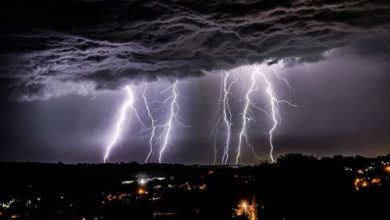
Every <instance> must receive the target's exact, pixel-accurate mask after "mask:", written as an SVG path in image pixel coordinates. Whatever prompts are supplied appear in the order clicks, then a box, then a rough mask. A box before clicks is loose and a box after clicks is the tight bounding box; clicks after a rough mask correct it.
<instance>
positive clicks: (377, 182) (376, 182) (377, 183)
mask: <svg viewBox="0 0 390 220" xmlns="http://www.w3.org/2000/svg"><path fill="white" fill-rule="evenodd" d="M371 183H372V184H376V185H379V184H380V183H381V179H380V178H378V177H375V178H374V179H372V180H371Z"/></svg>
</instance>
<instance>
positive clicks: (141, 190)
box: [137, 188, 145, 195]
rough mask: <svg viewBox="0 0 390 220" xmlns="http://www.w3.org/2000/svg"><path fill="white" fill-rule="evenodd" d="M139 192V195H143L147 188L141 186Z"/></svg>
mask: <svg viewBox="0 0 390 220" xmlns="http://www.w3.org/2000/svg"><path fill="white" fill-rule="evenodd" d="M137 193H138V194H139V195H143V194H145V190H144V189H143V188H139V189H138V191H137Z"/></svg>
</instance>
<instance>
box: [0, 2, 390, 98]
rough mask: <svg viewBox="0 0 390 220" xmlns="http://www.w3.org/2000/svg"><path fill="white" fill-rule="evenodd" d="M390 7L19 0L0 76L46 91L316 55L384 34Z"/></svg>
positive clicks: (9, 10) (5, 36)
mask: <svg viewBox="0 0 390 220" xmlns="http://www.w3.org/2000/svg"><path fill="white" fill-rule="evenodd" d="M389 10H390V5H389V4H388V2H387V1H375V2H372V1H370V0H362V1H343V2H342V3H329V2H328V1H322V0H319V1H300V0H295V1H278V0H240V1H239V0H236V1H233V0H231V1H226V0H218V1H209V2H205V1H202V3H200V2H199V1H195V0H192V1H176V0H169V1H165V0H164V1H136V0H129V1H114V2H113V1H108V0H106V1H105V0H101V1H98V0H78V1H63V0H60V1H49V0H43V1H39V3H37V2H35V1H34V2H33V1H29V2H25V1H23V4H21V1H13V2H12V3H9V4H8V5H6V6H4V7H2V10H1V12H2V23H5V24H6V25H2V27H1V28H0V32H1V33H2V35H1V36H0V40H1V41H2V42H6V44H2V46H0V51H1V52H0V57H1V67H0V68H1V69H0V70H1V71H0V72H1V77H0V78H1V79H0V81H1V83H2V84H6V83H4V82H12V83H7V85H9V86H8V90H10V91H13V92H14V93H15V91H16V94H17V95H18V96H19V97H22V98H23V97H28V98H25V100H31V99H47V98H50V97H56V96H59V95H66V94H68V93H76V94H84V92H81V91H80V90H79V89H69V90H67V91H66V92H65V91H53V90H56V88H57V85H58V83H64V84H69V83H76V84H81V85H82V86H76V87H81V88H84V87H85V85H86V84H87V85H93V86H92V87H91V86H88V88H93V89H92V90H90V92H91V93H92V92H93V91H94V90H96V89H117V88H119V87H121V86H123V85H126V84H127V83H129V82H135V83H136V82H139V81H151V80H156V79H159V78H165V77H168V78H181V77H190V76H199V75H202V74H203V73H204V71H212V70H222V69H225V70H226V69H230V68H234V67H237V66H240V65H244V64H251V63H255V62H261V61H263V60H265V59H267V60H269V59H271V60H278V59H284V58H289V57H296V58H299V59H300V60H301V61H317V60H318V59H321V57H322V55H323V53H324V52H325V51H328V50H330V49H333V48H339V47H342V46H345V45H348V44H351V43H353V42H355V41H359V40H366V39H369V38H384V39H386V36H389V24H388V23H386V22H385V21H388V20H389V18H390V12H389ZM61 87H63V86H59V88H61ZM48 88H49V89H48ZM52 88H53V89H52ZM82 91H84V90H82Z"/></svg>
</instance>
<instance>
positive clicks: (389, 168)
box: [385, 165, 390, 173]
mask: <svg viewBox="0 0 390 220" xmlns="http://www.w3.org/2000/svg"><path fill="white" fill-rule="evenodd" d="M385 171H386V172H387V173H390V165H387V166H385Z"/></svg>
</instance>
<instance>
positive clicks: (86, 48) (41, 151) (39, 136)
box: [0, 0, 390, 163]
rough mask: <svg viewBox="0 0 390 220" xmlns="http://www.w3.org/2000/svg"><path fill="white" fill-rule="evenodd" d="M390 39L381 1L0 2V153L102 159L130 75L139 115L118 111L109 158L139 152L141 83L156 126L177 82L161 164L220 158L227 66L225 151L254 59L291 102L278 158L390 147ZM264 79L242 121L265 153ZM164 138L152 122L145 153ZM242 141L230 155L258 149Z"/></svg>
mask: <svg viewBox="0 0 390 220" xmlns="http://www.w3.org/2000/svg"><path fill="white" fill-rule="evenodd" d="M389 37H390V4H389V3H388V1H384V0H378V1H372V0H361V1H357V0H351V1H323V0H312V1H304V0H300V1H299V0H291V1H284V0H283V1H279V0H229V1H226V0H217V1H207V2H204V1H195V0H181V1H179V0H168V1H167V0H164V1H148V0H146V1H145V0H142V1H141V0H139V1H137V0H123V1H108V0H106V1H104V0H70V1H69V0H68V1H65V0H38V1H27V0H26V1H23V0H13V1H8V2H7V3H4V7H3V6H2V7H1V9H0V42H1V43H0V91H1V95H0V105H1V110H0V113H1V122H2V123H0V131H1V132H0V160H6V161H11V160H12V161H13V160H17V161H50V162H56V161H64V162H102V158H103V155H104V152H105V150H106V148H107V145H108V144H109V142H110V140H112V137H113V130H115V125H116V123H117V121H118V114H119V109H120V107H121V105H122V104H123V102H124V101H125V100H126V98H127V96H126V91H125V90H123V87H124V86H126V85H130V87H131V90H132V91H133V92H134V97H135V102H134V106H135V108H136V110H137V112H138V113H139V116H140V118H141V121H142V122H143V124H141V123H138V122H137V120H136V117H134V114H130V113H129V112H128V113H129V114H128V115H127V117H126V120H125V121H124V127H123V130H122V132H121V135H120V136H121V137H120V140H118V142H117V143H116V144H115V146H114V147H113V149H112V152H111V155H110V161H113V162H115V161H138V162H143V161H144V160H145V157H146V156H147V154H148V151H149V146H148V138H149V137H150V136H149V135H150V125H151V123H150V121H149V120H148V117H147V114H146V111H145V105H144V103H143V99H142V98H143V97H142V94H143V91H144V89H145V88H146V86H148V89H147V91H146V93H145V94H146V97H147V99H148V100H149V101H150V103H151V104H150V105H151V108H152V111H153V114H154V117H155V119H156V121H157V124H159V125H164V124H165V123H166V121H167V120H168V119H169V112H170V111H169V110H170V109H169V106H170V102H171V100H170V99H169V97H170V95H171V92H172V91H171V90H169V89H168V90H167V88H169V87H170V86H172V84H173V83H174V82H175V81H178V88H177V91H178V93H179V97H178V105H180V111H177V113H178V115H179V116H178V118H180V123H174V124H173V127H174V129H172V131H171V133H170V139H169V145H168V148H167V151H165V153H164V159H163V162H178V163H213V162H214V156H215V150H217V154H216V158H217V161H218V162H220V161H221V157H222V156H223V150H224V142H225V141H226V137H227V136H226V133H225V132H226V130H225V129H224V128H223V125H221V126H222V127H221V128H220V129H217V130H218V132H217V134H215V133H212V131H213V127H215V125H216V124H217V121H218V118H219V117H221V116H223V112H221V108H218V103H220V102H219V99H220V94H221V93H220V91H221V83H223V79H224V77H225V76H226V74H227V73H232V74H233V76H232V77H231V78H229V80H230V81H229V82H232V80H233V81H234V77H237V79H238V80H237V82H236V83H234V84H233V85H232V87H231V93H230V95H229V100H230V103H229V107H230V108H231V113H232V136H231V137H232V140H231V146H230V147H231V148H230V151H229V153H230V155H231V157H230V159H229V160H228V163H234V159H233V158H234V155H235V154H236V147H237V144H238V137H239V133H240V131H241V128H242V124H243V122H242V120H241V119H242V112H243V110H244V106H245V94H246V92H247V91H248V89H249V88H250V83H251V73H252V72H253V66H254V64H259V66H260V69H259V71H261V72H262V73H264V74H267V76H269V77H270V79H271V81H272V84H273V90H274V92H275V95H276V96H277V97H278V98H279V99H286V100H288V101H290V102H292V103H293V104H295V105H296V106H295V107H294V106H288V105H284V104H281V105H279V108H278V110H279V112H280V115H281V118H282V119H281V121H279V124H278V126H277V129H276V131H275V133H274V139H273V143H274V147H275V152H274V154H275V157H277V156H280V155H282V154H284V153H288V152H302V153H308V154H313V155H318V156H324V155H335V154H345V155H355V154H361V155H365V156H376V155H382V154H388V153H390V136H389V135H388V134H389V133H390V116H389V114H388V112H390V68H389V67H390V63H389V62H388V61H389V60H390V43H389V39H390V38H389ZM281 77H283V80H282V79H281ZM284 79H286V80H287V81H288V83H286V82H285V81H284ZM222 86H223V85H222ZM266 86H267V85H266V84H265V82H264V81H262V80H261V77H259V78H258V79H257V82H256V86H255V88H256V92H255V93H253V94H251V99H253V101H254V102H256V106H261V107H262V108H263V109H264V110H265V112H262V111H260V110H258V109H256V108H254V107H253V106H252V107H253V108H252V111H253V116H254V119H255V120H251V121H250V123H249V125H248V132H247V133H248V140H249V142H250V143H251V144H252V145H253V149H254V150H255V152H256V153H257V154H258V155H259V156H260V157H261V159H262V160H266V159H269V158H268V153H269V147H270V146H269V142H268V138H269V137H268V132H269V130H270V128H271V127H272V125H273V124H272V120H270V115H271V109H270V103H269V97H267V95H266ZM289 86H291V88H288V87H289ZM164 100H167V102H168V103H166V105H161V102H162V101H164ZM271 118H272V117H271ZM181 122H182V123H183V124H185V125H182V124H181ZM214 131H215V130H214ZM159 132H160V133H159ZM160 136H161V138H160ZM159 140H160V141H159ZM163 140H164V133H163V130H162V131H158V132H157V138H156V140H154V142H153V147H154V154H153V155H152V157H151V158H150V161H152V162H156V161H158V156H159V155H158V152H159V150H160V148H161V145H162V143H161V142H163ZM241 153H242V154H241V157H240V163H253V162H254V161H256V158H255V157H254V156H253V154H252V151H251V149H250V147H249V146H247V144H246V145H245V144H244V146H243V147H242V152H241Z"/></svg>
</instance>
